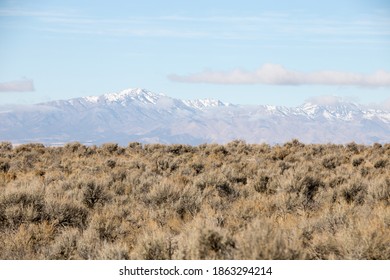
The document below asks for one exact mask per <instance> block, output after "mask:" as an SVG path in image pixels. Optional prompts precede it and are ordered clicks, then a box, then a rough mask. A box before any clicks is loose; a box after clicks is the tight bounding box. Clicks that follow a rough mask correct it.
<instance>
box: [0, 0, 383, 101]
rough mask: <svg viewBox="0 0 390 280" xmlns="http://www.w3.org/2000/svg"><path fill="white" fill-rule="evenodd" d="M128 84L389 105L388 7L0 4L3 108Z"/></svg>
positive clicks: (242, 97)
mask: <svg viewBox="0 0 390 280" xmlns="http://www.w3.org/2000/svg"><path fill="white" fill-rule="evenodd" d="M127 88H144V89H148V90H150V91H153V92H156V93H164V94H166V95H168V96H171V97H174V98H181V99H196V98H216V99H220V100H222V101H225V102H230V103H234V104H270V105H283V106H298V105H300V104H302V103H304V102H305V101H307V100H317V102H322V100H323V102H326V100H329V98H330V97H337V98H341V99H343V100H350V101H353V102H357V103H364V104H379V105H381V106H388V108H390V1H387V0H365V1H363V0H353V1H352V0H327V1H261V0H254V1H248V0H241V1H226V0H225V1H219V0H217V1H203V0H199V1H170V0H166V1H149V0H143V1H131V0H130V1H116V0H113V1H99V0H97V1H83V0H78V1H74V0H68V1H57V0H51V1H47V0H46V1H44V0H34V1H28V0H24V1H19V0H0V105H5V104H33V103H39V102H46V101H51V100H58V99H69V98H76V97H81V96H89V95H101V94H104V93H109V92H118V91H120V90H123V89H127Z"/></svg>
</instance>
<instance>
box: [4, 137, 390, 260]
mask: <svg viewBox="0 0 390 280" xmlns="http://www.w3.org/2000/svg"><path fill="white" fill-rule="evenodd" d="M389 206H390V144H383V145H381V144H374V145H372V146H364V145H358V144H355V143H350V144H347V145H333V144H327V145H319V144H310V145H305V144H302V143H300V142H299V141H298V140H293V141H291V142H288V143H285V144H283V145H275V146H270V145H267V144H247V143H245V142H244V141H239V140H237V141H233V142H231V143H228V144H225V145H217V144H203V145H199V146H187V145H179V144H176V145H160V144H144V145H143V144H140V143H130V144H129V145H128V146H127V147H120V146H118V145H117V144H115V143H107V144H104V145H102V146H99V147H97V146H85V145H82V144H80V143H69V144H66V145H65V146H63V147H45V146H43V145H41V144H24V145H20V146H17V147H13V146H12V145H11V144H10V143H7V142H3V143H0V248H1V249H0V259H390V207H389Z"/></svg>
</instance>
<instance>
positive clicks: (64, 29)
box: [0, 9, 390, 47]
mask: <svg viewBox="0 0 390 280" xmlns="http://www.w3.org/2000/svg"><path fill="white" fill-rule="evenodd" d="M0 16H3V17H30V18H34V19H36V20H37V21H36V22H35V24H34V25H33V26H28V27H27V28H32V29H34V30H35V31H38V32H53V33H73V34H90V35H99V36H122V37H127V36H132V37H169V38H187V39H199V38H206V39H217V40H221V39H223V40H243V41H251V42H253V41H254V40H261V42H263V43H274V44H277V45H279V46H282V47H283V46H284V47H285V46H286V44H285V41H286V40H289V39H292V40H293V41H299V40H303V41H304V42H307V41H310V43H311V44H314V45H316V46H322V45H323V44H324V42H325V43H329V44H330V45H331V46H333V47H334V46H340V44H339V42H340V40H343V41H344V42H345V44H348V43H350V44H355V43H356V40H357V39H358V40H360V41H361V42H360V45H362V44H363V45H367V44H372V42H373V39H375V43H376V44H381V45H383V44H385V43H386V44H388V43H389V40H388V35H389V27H390V20H389V19H388V17H387V16H383V15H375V16H373V15H371V16H370V15H367V16H363V15H361V16H358V17H356V18H341V19H340V18H337V17H331V18H323V17H316V16H315V15H311V16H308V15H307V14H305V13H302V12H298V11H290V12H284V13H281V12H279V13H275V12H263V13H261V14H256V15H252V16H251V15H245V16H240V15H237V16H226V15H210V16H202V15H198V16H182V15H169V14H168V15H159V16H153V17H148V16H128V17H111V18H110V17H105V18H101V17H91V16H87V15H83V14H82V13H79V12H77V11H72V10H63V11H62V10H59V11H55V10H52V11H50V10H48V11H33V10H22V9H0ZM308 38H309V39H308ZM317 40H321V42H318V41H317ZM335 43H337V44H335ZM290 46H291V42H290V44H289V47H290Z"/></svg>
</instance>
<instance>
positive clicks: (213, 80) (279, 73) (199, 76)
mask: <svg viewBox="0 0 390 280" xmlns="http://www.w3.org/2000/svg"><path fill="white" fill-rule="evenodd" d="M168 78H169V79H170V80H171V81H175V82H182V83H210V84H266V85H337V86H366V87H389V86H390V72H386V71H383V70H378V71H376V72H375V73H372V74H369V75H366V74H360V73H352V72H340V71H317V72H300V71H295V70H288V69H286V68H284V67H283V66H282V65H278V64H264V65H263V66H261V67H260V68H259V69H257V70H256V71H253V72H249V71H244V70H240V69H236V70H233V71H230V72H222V71H210V70H205V71H203V72H200V73H196V74H190V75H187V76H183V75H176V74H172V75H169V76H168Z"/></svg>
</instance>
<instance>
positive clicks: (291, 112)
mask: <svg viewBox="0 0 390 280" xmlns="http://www.w3.org/2000/svg"><path fill="white" fill-rule="evenodd" d="M293 138H297V139H299V140H300V141H302V142H305V143H328V142H332V143H348V142H352V141H355V142H357V143H366V144H371V143H373V142H390V112H389V111H384V110H379V109H373V108H367V107H365V106H362V105H359V104H354V103H348V102H336V103H333V104H328V105H319V104H315V103H312V102H308V103H305V104H303V105H301V106H298V107H295V108H289V107H281V106H269V105H232V104H228V103H224V102H222V101H219V100H214V99H198V100H181V99H175V98H171V97H169V96H166V95H164V94H156V93H153V92H150V91H148V90H145V89H127V90H124V91H121V92H118V93H108V94H104V95H101V96H89V97H81V98H75V99H69V100H59V101H52V102H47V103H41V104H36V105H34V106H22V107H20V106H19V107H12V108H7V109H3V110H2V109H1V108H0V141H11V142H13V143H26V142H41V143H45V144H49V145H53V144H58V143H65V142H70V141H79V142H82V143H90V144H100V143H104V142H117V143H120V144H121V145H126V144H127V143H128V142H133V141H138V142H144V143H154V142H159V143H186V144H200V143H205V142H217V143H226V142H229V141H231V140H234V139H243V140H246V141H247V142H250V143H259V142H267V143H270V144H274V143H282V142H285V141H289V140H291V139H293Z"/></svg>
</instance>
